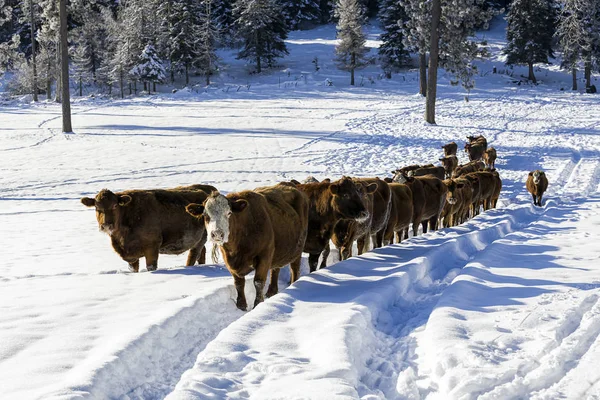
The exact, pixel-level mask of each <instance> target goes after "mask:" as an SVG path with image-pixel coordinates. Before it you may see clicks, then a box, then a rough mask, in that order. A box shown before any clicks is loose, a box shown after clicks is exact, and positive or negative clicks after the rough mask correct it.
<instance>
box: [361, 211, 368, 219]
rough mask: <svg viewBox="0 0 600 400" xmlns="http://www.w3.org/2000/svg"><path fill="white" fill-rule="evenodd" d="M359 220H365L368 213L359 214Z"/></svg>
mask: <svg viewBox="0 0 600 400" xmlns="http://www.w3.org/2000/svg"><path fill="white" fill-rule="evenodd" d="M359 218H360V219H367V218H369V212H368V211H363V212H361V213H360V215H359Z"/></svg>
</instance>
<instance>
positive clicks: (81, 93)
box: [79, 76, 83, 97]
mask: <svg viewBox="0 0 600 400" xmlns="http://www.w3.org/2000/svg"><path fill="white" fill-rule="evenodd" d="M82 80H83V79H81V76H79V97H81V96H83V85H82V84H81V81H82Z"/></svg>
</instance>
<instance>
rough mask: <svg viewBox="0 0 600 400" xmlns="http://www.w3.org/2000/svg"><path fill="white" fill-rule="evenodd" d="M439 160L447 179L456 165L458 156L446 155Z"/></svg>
mask: <svg viewBox="0 0 600 400" xmlns="http://www.w3.org/2000/svg"><path fill="white" fill-rule="evenodd" d="M440 161H441V162H442V166H443V167H444V171H445V178H446V179H449V178H450V177H451V176H452V174H453V173H454V170H455V169H456V167H458V158H456V156H446V157H443V158H440Z"/></svg>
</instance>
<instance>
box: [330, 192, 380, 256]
mask: <svg viewBox="0 0 600 400" xmlns="http://www.w3.org/2000/svg"><path fill="white" fill-rule="evenodd" d="M359 188H360V195H361V198H362V200H363V204H364V205H365V208H366V210H367V212H368V213H369V216H368V217H367V218H365V219H364V220H361V221H357V220H354V219H341V220H339V221H338V222H337V223H336V224H335V226H334V228H333V232H332V235H331V241H332V242H333V244H334V245H335V246H336V247H337V248H338V251H339V259H340V260H346V259H348V258H350V257H352V247H353V245H354V241H355V240H356V241H357V249H358V254H359V255H361V254H363V253H365V252H367V251H368V250H369V243H370V237H371V224H372V222H373V201H374V199H373V197H374V194H375V192H376V191H377V189H378V185H377V183H375V182H373V183H370V184H368V183H364V184H361V185H359ZM328 255H329V251H328V250H327V249H326V250H325V252H324V254H323V259H326V258H327V256H328Z"/></svg>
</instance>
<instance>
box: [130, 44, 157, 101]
mask: <svg viewBox="0 0 600 400" xmlns="http://www.w3.org/2000/svg"><path fill="white" fill-rule="evenodd" d="M129 74H130V75H131V76H134V77H135V78H137V79H139V80H140V81H142V82H143V83H144V90H146V89H147V90H148V92H150V91H151V89H150V83H152V84H153V85H154V88H153V89H154V91H156V84H157V83H162V82H164V81H165V67H164V66H163V65H162V62H161V60H160V58H159V57H158V54H157V53H156V50H155V49H154V46H152V45H151V44H147V45H146V47H145V48H144V50H143V51H142V54H140V57H139V59H138V63H137V65H135V66H134V67H133V68H132V69H131V71H129Z"/></svg>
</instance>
